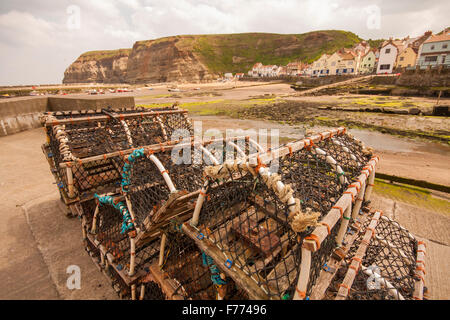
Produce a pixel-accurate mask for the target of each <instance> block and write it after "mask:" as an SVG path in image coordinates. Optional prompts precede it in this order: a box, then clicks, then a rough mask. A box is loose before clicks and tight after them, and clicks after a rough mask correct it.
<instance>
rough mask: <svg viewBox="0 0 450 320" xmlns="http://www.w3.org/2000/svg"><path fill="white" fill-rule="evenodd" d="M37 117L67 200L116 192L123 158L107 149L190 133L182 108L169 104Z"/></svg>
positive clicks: (119, 149)
mask: <svg viewBox="0 0 450 320" xmlns="http://www.w3.org/2000/svg"><path fill="white" fill-rule="evenodd" d="M41 121H42V122H43V125H44V128H45V130H46V132H47V141H48V142H47V144H45V145H44V146H43V151H44V154H45V155H46V157H47V160H48V162H49V165H50V169H51V171H52V173H53V175H54V176H55V180H56V182H57V185H58V187H59V190H60V193H61V198H62V200H63V201H64V202H65V203H66V204H67V205H71V204H73V203H76V202H77V201H79V200H80V198H85V197H92V196H93V193H95V192H98V193H106V192H114V191H115V190H114V188H112V186H113V185H115V184H116V182H117V181H118V180H120V169H121V168H122V166H123V163H121V161H120V160H119V161H117V159H111V156H110V155H111V153H120V152H124V153H130V152H131V151H130V150H132V149H133V148H137V147H140V146H145V145H153V144H161V143H165V142H166V141H168V139H169V138H170V137H171V135H172V133H173V132H174V131H175V130H176V129H181V130H182V132H183V133H184V135H189V134H192V128H191V124H190V121H189V120H188V119H187V117H186V111H184V110H178V109H173V108H166V109H152V110H151V111H148V110H122V111H120V110H119V111H117V110H116V111H114V110H103V111H95V112H94V111H92V112H80V113H76V112H65V113H53V114H47V115H45V116H43V117H42V119H41ZM97 188H100V189H98V190H96V189H97ZM72 211H73V210H72Z"/></svg>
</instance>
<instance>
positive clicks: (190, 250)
mask: <svg viewBox="0 0 450 320" xmlns="http://www.w3.org/2000/svg"><path fill="white" fill-rule="evenodd" d="M164 235H165V237H166V243H167V244H166V246H165V248H164V251H163V253H164V255H163V260H162V264H161V265H160V266H159V268H160V269H161V272H162V273H164V275H165V276H167V279H168V280H166V281H168V282H170V283H171V287H172V290H171V292H170V293H168V294H167V296H168V298H174V297H176V296H177V297H178V298H182V299H185V300H215V299H227V300H246V299H248V296H247V295H246V293H245V291H243V290H240V289H239V288H238V287H237V286H236V285H235V283H234V281H233V280H232V279H231V278H229V277H227V276H225V274H223V273H222V272H221V270H220V269H219V268H218V267H217V265H216V264H215V262H214V260H213V259H212V258H211V257H210V256H208V255H207V254H206V253H205V252H204V251H201V250H200V249H199V248H198V247H197V245H196V244H195V242H194V241H193V240H192V239H191V238H189V237H188V236H186V235H185V234H184V233H183V231H182V228H181V225H179V224H177V222H176V221H172V223H171V224H170V225H168V226H167V227H166V228H165V229H164Z"/></svg>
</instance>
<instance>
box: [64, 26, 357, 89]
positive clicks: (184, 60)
mask: <svg viewBox="0 0 450 320" xmlns="http://www.w3.org/2000/svg"><path fill="white" fill-rule="evenodd" d="M360 40H361V39H360V38H359V37H358V36H357V35H355V34H354V33H351V32H346V31H339V30H326V31H314V32H308V33H304V34H291V35H287V34H273V33H239V34H218V35H190V36H174V37H166V38H161V39H156V40H147V41H138V42H136V43H135V44H134V45H133V48H132V49H120V50H112V51H92V52H87V53H85V54H82V55H81V56H80V57H79V58H78V59H77V60H76V61H75V62H74V63H72V64H71V65H70V66H69V67H68V68H67V70H66V71H65V73H64V80H63V83H75V82H103V83H105V82H106V83H118V82H126V83H145V82H150V83H151V82H169V81H189V82H195V81H205V80H211V79H214V78H217V76H219V75H220V74H223V73H226V72H247V71H248V70H249V69H250V68H251V66H252V65H253V64H254V63H256V62H262V63H263V64H276V65H286V64H287V63H288V62H291V61H295V60H301V61H304V62H312V61H313V60H315V59H317V58H319V57H320V56H321V55H322V54H323V53H332V52H335V51H336V50H338V49H340V48H342V47H351V46H352V45H354V44H356V43H357V42H359V41H360Z"/></svg>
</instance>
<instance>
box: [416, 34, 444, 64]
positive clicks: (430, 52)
mask: <svg viewBox="0 0 450 320" xmlns="http://www.w3.org/2000/svg"><path fill="white" fill-rule="evenodd" d="M417 64H418V65H419V66H420V68H421V69H423V68H426V67H428V66H438V65H444V66H446V67H448V66H450V29H446V30H445V31H443V32H442V34H438V35H432V36H431V37H429V38H428V39H427V40H426V41H425V42H424V43H423V44H422V48H421V50H420V56H419V59H418V63H417Z"/></svg>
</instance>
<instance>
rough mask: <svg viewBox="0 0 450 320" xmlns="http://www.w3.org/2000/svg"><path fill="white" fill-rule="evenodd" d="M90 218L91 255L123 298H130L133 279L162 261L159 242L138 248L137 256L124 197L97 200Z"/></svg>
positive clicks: (89, 240)
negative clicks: (156, 260)
mask: <svg viewBox="0 0 450 320" xmlns="http://www.w3.org/2000/svg"><path fill="white" fill-rule="evenodd" d="M89 209H91V210H92V206H90V208H89ZM91 212H92V211H91ZM86 216H89V217H90V219H87V222H86V229H87V233H88V238H87V243H86V245H87V249H88V251H91V252H92V253H91V255H92V256H93V258H95V259H96V262H97V263H98V264H99V265H100V266H101V267H102V268H103V269H104V270H105V272H106V273H107V274H108V275H109V276H110V278H111V280H112V285H113V287H116V288H117V289H118V291H120V293H121V294H122V295H123V296H126V295H129V294H130V283H131V278H130V277H132V276H133V275H136V274H138V275H139V276H140V277H142V276H143V275H144V274H146V273H148V267H149V266H150V265H151V264H152V263H153V262H154V260H155V259H156V258H157V257H158V254H159V247H160V244H159V239H154V241H149V242H147V243H145V244H143V245H140V246H135V249H134V250H135V251H134V252H133V248H132V245H131V241H134V240H132V238H134V237H135V228H134V225H133V223H132V219H131V216H130V213H129V211H128V208H127V207H126V205H125V203H124V200H123V199H122V198H121V197H113V196H96V208H94V214H90V215H88V214H87V215H86ZM101 255H103V257H102V256H101ZM131 271H132V273H131V274H130V272H131ZM124 274H125V275H126V276H124ZM128 276H129V277H128Z"/></svg>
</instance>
